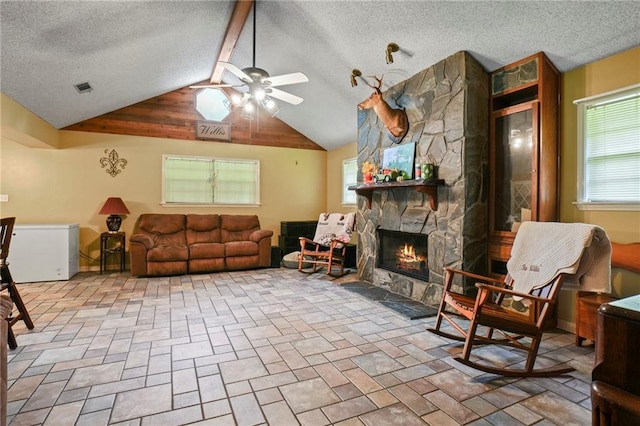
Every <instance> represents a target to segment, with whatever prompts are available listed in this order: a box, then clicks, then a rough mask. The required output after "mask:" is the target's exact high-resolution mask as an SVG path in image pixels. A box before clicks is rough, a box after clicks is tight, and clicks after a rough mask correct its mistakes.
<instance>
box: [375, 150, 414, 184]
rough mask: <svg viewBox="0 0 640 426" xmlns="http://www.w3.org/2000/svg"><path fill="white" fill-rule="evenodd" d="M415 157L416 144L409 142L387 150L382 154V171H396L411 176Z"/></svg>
mask: <svg viewBox="0 0 640 426" xmlns="http://www.w3.org/2000/svg"><path fill="white" fill-rule="evenodd" d="M415 156H416V143H415V142H411V143H407V144H402V145H396V146H392V147H390V148H387V149H385V150H384V152H383V153H382V168H383V169H398V170H400V171H403V172H407V174H408V175H409V176H413V166H414V164H413V163H414V160H415Z"/></svg>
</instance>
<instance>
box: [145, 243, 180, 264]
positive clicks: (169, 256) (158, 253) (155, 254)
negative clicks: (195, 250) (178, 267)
mask: <svg viewBox="0 0 640 426" xmlns="http://www.w3.org/2000/svg"><path fill="white" fill-rule="evenodd" d="M187 259H189V249H188V248H187V246H157V247H154V248H152V249H150V250H149V251H148V252H147V261H148V262H172V261H176V260H187Z"/></svg>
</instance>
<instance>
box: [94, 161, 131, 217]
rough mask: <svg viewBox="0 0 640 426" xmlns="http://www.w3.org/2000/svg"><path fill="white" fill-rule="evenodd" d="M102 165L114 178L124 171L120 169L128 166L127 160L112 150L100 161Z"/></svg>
mask: <svg viewBox="0 0 640 426" xmlns="http://www.w3.org/2000/svg"><path fill="white" fill-rule="evenodd" d="M108 151H109V150H108V149H105V150H104V153H105V154H106V153H107V152H108ZM100 164H101V165H102V168H103V169H104V168H105V167H107V170H105V171H106V172H107V173H109V174H110V175H111V176H112V177H116V175H117V174H118V173H120V172H121V171H122V170H119V169H118V167H122V168H123V169H124V167H125V166H126V165H127V160H125V159H124V158H120V157H119V156H118V153H117V152H116V150H115V149H112V150H111V152H109V154H108V155H107V156H106V157H102V158H101V159H100ZM127 213H128V212H127Z"/></svg>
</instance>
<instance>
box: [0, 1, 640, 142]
mask: <svg viewBox="0 0 640 426" xmlns="http://www.w3.org/2000/svg"><path fill="white" fill-rule="evenodd" d="M235 3H236V2H234V1H49V2H42V1H29V0H25V1H5V0H2V1H1V2H0V19H1V28H0V31H1V36H2V37H1V41H0V48H1V52H0V54H1V56H0V61H1V68H0V70H1V73H0V90H1V91H2V93H4V94H5V95H7V96H9V97H10V98H12V99H14V100H15V101H16V102H18V103H20V104H21V105H23V106H24V107H26V108H28V109H29V110H31V111H32V112H34V113H35V114H36V115H38V116H40V117H41V118H42V119H44V120H45V121H47V122H49V123H50V124H52V125H53V126H54V127H56V128H63V127H66V126H69V125H71V124H74V123H78V122H81V121H83V120H86V119H89V118H92V117H96V116H99V115H102V114H105V113H108V112H110V111H114V110H117V109H120V108H122V107H125V106H128V105H132V104H135V103H137V102H141V101H144V100H147V99H150V98H153V97H156V96H159V95H162V94H164V93H168V92H171V91H175V90H178V89H182V88H185V87H187V86H189V85H191V84H194V83H198V82H202V81H209V80H210V79H211V77H212V73H213V71H214V69H215V67H216V62H217V60H218V58H222V59H225V55H226V58H228V59H229V60H230V62H232V63H234V64H236V65H238V66H239V67H240V68H242V67H246V66H250V65H251V64H252V52H253V45H252V30H253V25H252V22H253V19H252V17H253V14H252V12H251V11H250V10H249V11H248V19H247V20H246V23H245V24H244V29H243V30H242V31H241V32H240V33H239V34H240V35H239V38H238V40H237V44H236V45H235V46H232V45H229V44H228V43H227V44H226V45H225V44H224V43H223V42H224V40H225V35H227V36H229V34H230V33H231V35H232V36H233V32H234V31H239V29H238V28H236V29H235V30H234V29H233V28H230V27H229V22H230V20H231V19H232V15H233V11H234V8H235ZM249 3H251V2H249ZM256 22H257V24H256V66H258V67H260V68H264V69H266V70H267V71H268V72H269V73H270V74H271V75H280V74H286V73H290V72H295V71H302V72H304V73H305V74H306V75H307V76H308V77H309V80H310V81H309V82H308V83H303V84H297V85H291V86H285V87H282V89H284V90H286V91H288V92H290V93H293V94H295V95H298V96H301V97H303V98H304V102H302V103H301V104H300V105H297V106H293V105H289V104H285V103H280V112H279V114H278V116H277V117H278V118H279V119H280V120H282V121H283V122H284V123H286V124H288V125H289V126H291V127H292V128H293V129H295V130H297V131H298V132H300V133H301V134H302V135H304V136H306V137H307V138H309V139H311V140H312V141H314V142H315V143H316V144H318V145H320V146H321V147H323V148H325V149H328V150H329V149H333V148H336V147H339V146H342V145H344V144H347V143H349V142H353V141H354V140H356V136H357V124H356V117H357V113H356V106H357V104H358V102H360V101H361V100H363V99H364V98H366V97H367V96H368V95H369V93H370V90H371V89H369V88H368V87H367V86H365V85H364V84H359V85H358V86H357V87H352V86H351V84H350V78H349V77H350V75H351V70H352V69H354V68H357V69H360V70H361V71H362V73H363V75H364V76H367V75H373V74H376V75H378V76H380V75H384V83H385V87H388V86H390V85H393V84H396V83H398V82H400V81H402V80H405V79H407V78H408V77H410V76H412V75H414V74H415V73H417V72H419V71H421V70H423V69H425V68H428V67H429V66H431V65H433V64H434V63H436V62H438V61H440V60H442V59H444V58H446V57H448V56H449V55H451V54H453V53H455V52H457V51H460V50H466V51H468V52H470V53H471V55H472V56H474V57H475V58H476V59H477V60H478V61H479V62H480V63H481V64H482V65H483V66H484V67H485V69H486V70H487V71H492V70H495V69H497V68H500V67H501V66H504V65H506V64H508V63H511V62H514V61H517V60H519V59H522V58H524V57H526V56H529V55H531V54H533V53H535V52H538V51H544V52H545V53H546V54H547V55H548V56H549V58H550V59H551V61H552V62H553V63H554V64H555V65H556V66H557V67H558V69H559V70H560V71H561V72H565V71H568V70H571V69H573V68H576V67H579V66H581V65H584V64H586V63H590V62H593V61H595V60H598V59H601V58H604V57H607V56H610V55H612V54H614V53H618V52H621V51H624V50H627V49H629V48H632V47H635V46H638V45H640V2H638V1H635V0H634V1H611V2H605V1H593V2H592V1H524V0H520V1H436V0H431V1H366V0H363V1H308V0H307V1H305V0H292V1H259V2H258V3H257V13H256ZM228 28H229V30H230V33H229V32H228ZM227 38H229V37H227ZM232 38H233V37H232ZM391 42H393V43H397V44H398V45H399V46H400V52H397V53H395V54H394V55H393V58H394V62H393V63H392V64H387V63H386V62H385V49H386V46H387V45H388V44H389V43H391ZM231 49H232V50H231ZM222 81H225V82H236V81H237V80H235V78H233V76H232V75H231V74H230V73H229V72H225V73H224V74H222ZM82 82H89V84H90V85H91V86H92V88H93V90H91V91H90V92H88V93H85V94H79V93H78V92H77V91H76V89H75V88H74V85H75V84H78V83H82ZM189 90H190V89H189Z"/></svg>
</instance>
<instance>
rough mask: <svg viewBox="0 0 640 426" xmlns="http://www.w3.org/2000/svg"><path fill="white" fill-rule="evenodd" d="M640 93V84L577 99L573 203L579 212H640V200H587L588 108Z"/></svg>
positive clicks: (575, 102)
mask: <svg viewBox="0 0 640 426" xmlns="http://www.w3.org/2000/svg"><path fill="white" fill-rule="evenodd" d="M634 93H640V83H638V84H634V85H631V86H626V87H622V88H620V89H616V90H611V91H608V92H604V93H600V94H598V95H593V96H589V97H586V98H582V99H577V100H575V101H573V103H574V104H575V105H576V106H577V135H576V136H577V137H576V145H577V147H576V153H577V179H576V181H577V200H576V201H575V202H574V203H573V204H574V205H576V207H577V208H578V209H579V210H602V211H613V210H618V211H640V200H638V201H631V202H621V201H611V202H608V201H589V200H587V199H586V194H587V188H586V177H587V176H586V173H587V171H586V166H585V162H586V161H587V159H586V148H585V142H586V141H585V133H586V114H587V108H588V107H589V106H592V105H597V104H601V103H605V102H610V101H612V100H615V99H619V98H622V97H625V96H629V95H633V94H634Z"/></svg>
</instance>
